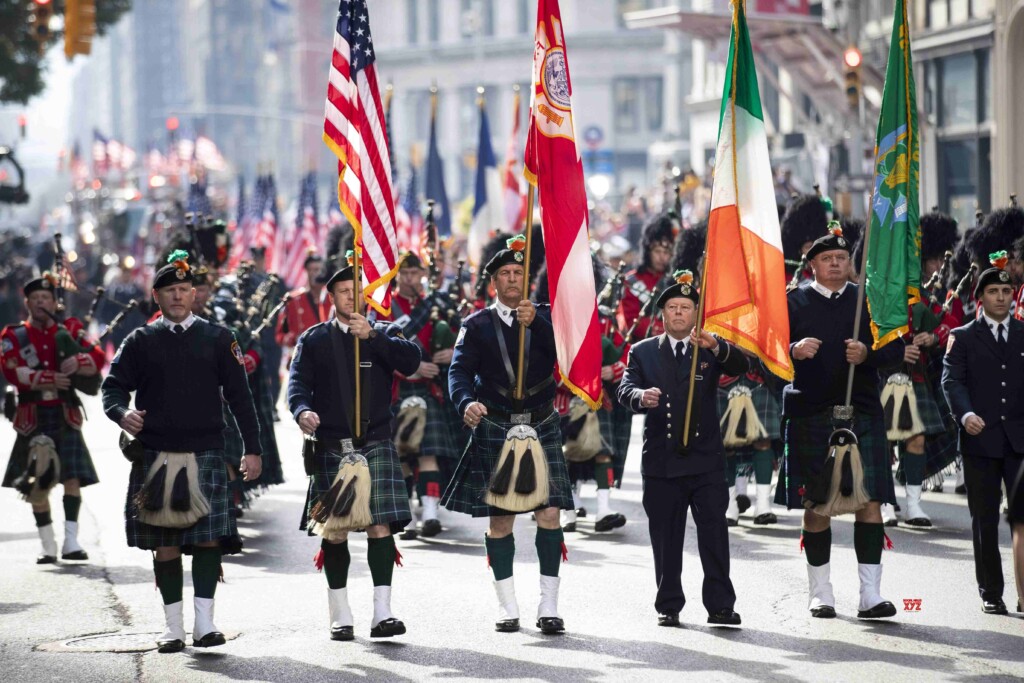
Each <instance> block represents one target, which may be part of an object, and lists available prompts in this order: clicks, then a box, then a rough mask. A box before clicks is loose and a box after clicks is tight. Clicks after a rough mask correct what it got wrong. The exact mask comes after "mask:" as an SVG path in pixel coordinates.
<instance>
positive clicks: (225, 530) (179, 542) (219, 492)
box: [124, 448, 238, 550]
mask: <svg viewBox="0 0 1024 683" xmlns="http://www.w3.org/2000/svg"><path fill="white" fill-rule="evenodd" d="M159 455H160V452H159V451H154V450H151V449H149V448H147V449H146V450H145V456H144V458H143V461H142V462H136V463H133V464H132V471H131V474H130V475H129V477H128V497H127V498H126V499H125V504H124V525H125V532H126V534H127V537H128V546H129V547H132V548H143V549H145V550H153V549H155V548H159V547H163V546H167V547H191V546H193V545H195V544H197V543H205V542H208V541H219V540H221V539H223V538H230V537H231V536H234V535H235V534H237V533H238V529H237V527H236V526H235V520H234V518H233V517H232V516H231V515H230V514H229V512H228V508H229V507H230V494H229V492H228V473H227V470H225V469H224V454H223V452H222V451H221V450H220V449H219V448H218V449H213V450H209V451H197V452H196V464H197V465H198V466H199V489H200V490H201V491H202V492H203V495H204V496H206V499H207V500H208V501H209V502H210V514H208V515H207V516H206V517H203V518H202V519H200V520H199V521H198V522H196V523H195V524H193V525H192V526H190V527H188V528H186V529H166V528H164V527H158V526H152V525H151V524H143V523H142V522H140V521H139V519H138V517H137V515H138V511H137V509H136V507H135V503H134V502H133V499H134V498H135V496H136V494H138V492H139V491H141V490H142V486H143V484H144V483H145V481H146V474H147V473H148V472H149V468H150V467H151V466H152V465H153V462H154V461H155V460H156V459H157V456H159ZM167 485H168V486H170V485H171V482H168V483H167Z"/></svg>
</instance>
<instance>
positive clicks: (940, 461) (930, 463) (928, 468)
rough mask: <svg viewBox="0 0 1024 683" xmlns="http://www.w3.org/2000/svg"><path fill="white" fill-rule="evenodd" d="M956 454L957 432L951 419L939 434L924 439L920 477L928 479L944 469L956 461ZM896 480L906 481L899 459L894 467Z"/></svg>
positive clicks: (901, 461) (901, 462) (902, 482)
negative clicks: (945, 428) (921, 473)
mask: <svg viewBox="0 0 1024 683" xmlns="http://www.w3.org/2000/svg"><path fill="white" fill-rule="evenodd" d="M956 456H957V433H956V429H955V428H954V427H953V421H952V419H950V421H949V429H947V430H946V431H944V432H942V433H941V434H932V435H929V436H926V437H925V439H924V475H923V477H922V479H923V480H924V481H927V480H928V477H933V476H935V475H936V474H938V473H940V472H942V471H943V470H944V469H946V468H947V467H949V466H950V465H952V464H953V463H954V462H956ZM896 482H897V483H899V484H906V483H907V476H906V475H905V474H904V473H903V460H902V458H901V459H900V463H899V466H897V467H896Z"/></svg>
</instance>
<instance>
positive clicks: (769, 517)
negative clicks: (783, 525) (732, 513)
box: [754, 512, 779, 524]
mask: <svg viewBox="0 0 1024 683" xmlns="http://www.w3.org/2000/svg"><path fill="white" fill-rule="evenodd" d="M778 521H779V518H778V517H776V516H775V513H774V512H762V513H761V514H759V515H758V516H757V517H754V524H775V523H777V522H778Z"/></svg>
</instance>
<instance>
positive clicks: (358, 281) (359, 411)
mask: <svg viewBox="0 0 1024 683" xmlns="http://www.w3.org/2000/svg"><path fill="white" fill-rule="evenodd" d="M359 247H360V245H359V241H358V240H356V242H355V243H354V244H353V245H352V287H353V294H354V297H355V298H354V300H353V310H354V311H355V312H356V313H360V309H361V308H362V306H360V302H361V301H362V300H363V277H362V274H361V273H360V270H359V268H360V265H361V264H360V262H359ZM353 340H354V341H355V353H354V354H353V355H354V356H355V366H356V368H355V389H356V396H355V403H356V406H355V411H353V415H354V416H355V424H354V425H353V426H352V436H353V437H354V438H353V441H355V442H356V443H359V442H360V441H362V438H363V401H362V395H363V393H362V373H361V372H359V370H360V368H361V366H362V364H361V363H360V362H359V346H360V344H359V337H357V336H355V335H353Z"/></svg>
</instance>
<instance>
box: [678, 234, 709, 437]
mask: <svg viewBox="0 0 1024 683" xmlns="http://www.w3.org/2000/svg"><path fill="white" fill-rule="evenodd" d="M710 234H711V231H710V230H709V231H708V235H710ZM708 235H705V236H704V255H703V256H701V261H700V290H699V291H698V292H697V295H698V301H699V302H700V303H698V304H697V322H696V323H695V324H694V331H695V332H696V333H697V338H698V339H699V338H700V332H701V329H702V326H703V325H704V299H705V297H704V289H705V286H706V285H707V283H708V268H707V265H708ZM690 346H691V347H692V350H693V358H692V359H691V360H690V391H689V393H688V394H687V396H686V417H685V418H684V419H683V448H688V447H689V445H690V422H691V420H692V419H693V390H694V387H695V385H696V381H697V356H698V355H699V354H698V353H697V351H698V350H699V348H700V347H699V346H697V344H696V343H691V344H690Z"/></svg>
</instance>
